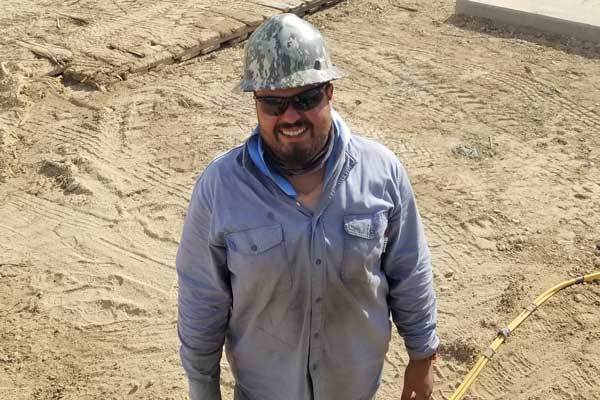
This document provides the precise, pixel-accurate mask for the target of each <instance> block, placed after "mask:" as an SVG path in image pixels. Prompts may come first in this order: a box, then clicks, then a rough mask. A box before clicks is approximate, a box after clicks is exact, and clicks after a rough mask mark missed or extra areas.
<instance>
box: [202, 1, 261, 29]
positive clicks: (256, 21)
mask: <svg viewBox="0 0 600 400" xmlns="http://www.w3.org/2000/svg"><path fill="white" fill-rule="evenodd" d="M208 10H209V11H210V12H211V13H214V14H217V15H222V16H224V17H228V18H231V19H234V20H236V21H239V22H242V23H243V24H245V25H247V26H249V27H250V28H253V29H254V28H256V27H257V26H259V25H260V24H262V23H263V21H264V20H265V17H264V16H263V15H262V14H257V13H254V12H252V11H250V10H241V9H238V8H232V7H223V6H219V5H216V6H210V7H209V8H208Z"/></svg>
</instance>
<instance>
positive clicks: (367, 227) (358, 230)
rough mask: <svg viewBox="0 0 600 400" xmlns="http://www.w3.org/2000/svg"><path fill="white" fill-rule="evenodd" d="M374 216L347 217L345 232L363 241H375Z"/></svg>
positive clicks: (345, 218) (345, 217)
mask: <svg viewBox="0 0 600 400" xmlns="http://www.w3.org/2000/svg"><path fill="white" fill-rule="evenodd" d="M373 224H374V223H373V215H371V214H366V215H365V214H361V215H345V216H344V230H345V231H346V233H347V234H349V235H352V236H357V237H360V238H363V239H373V238H374V237H375V230H374V229H373Z"/></svg>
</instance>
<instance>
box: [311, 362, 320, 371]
mask: <svg viewBox="0 0 600 400" xmlns="http://www.w3.org/2000/svg"><path fill="white" fill-rule="evenodd" d="M312 369H313V371H315V370H317V369H319V364H317V363H314V364H313V365H312Z"/></svg>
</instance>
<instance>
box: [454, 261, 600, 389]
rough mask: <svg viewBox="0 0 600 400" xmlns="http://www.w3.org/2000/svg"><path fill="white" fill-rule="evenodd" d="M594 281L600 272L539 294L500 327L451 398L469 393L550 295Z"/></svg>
mask: <svg viewBox="0 0 600 400" xmlns="http://www.w3.org/2000/svg"><path fill="white" fill-rule="evenodd" d="M594 281H600V272H594V273H592V274H588V275H584V276H580V277H579V278H574V279H570V280H568V281H565V282H563V283H560V284H558V285H556V286H554V287H553V288H552V289H549V290H547V291H545V292H544V293H542V294H541V295H539V296H538V297H537V298H536V299H535V300H534V301H533V303H531V304H530V305H529V306H527V307H525V310H524V311H523V312H522V313H521V314H520V315H519V316H518V317H517V318H515V319H514V320H513V321H512V322H511V323H510V324H508V326H507V327H506V328H503V329H500V331H499V332H498V336H496V339H494V341H493V342H492V344H491V345H490V346H489V347H488V348H487V349H486V350H485V351H484V352H483V355H482V356H481V357H479V360H478V361H477V363H476V364H475V366H474V367H473V368H472V369H471V371H469V373H468V374H467V376H466V377H465V379H464V381H463V383H461V385H460V386H459V387H458V388H457V389H456V391H455V392H454V394H452V396H450V399H449V400H460V399H462V398H463V396H464V395H465V394H466V393H467V390H468V389H469V387H470V386H471V385H472V384H473V382H475V379H476V378H477V376H478V375H479V373H480V372H481V371H482V370H483V368H484V367H485V365H486V364H487V363H488V361H489V360H490V359H491V358H492V357H493V356H494V354H496V350H498V348H499V347H500V345H502V344H503V343H504V342H505V341H506V339H507V338H508V336H509V335H510V334H511V333H512V332H513V331H514V330H515V329H517V327H518V326H519V325H521V323H522V322H523V321H525V319H526V318H527V317H529V316H530V315H531V314H532V313H533V312H534V311H535V310H536V309H537V308H538V307H539V306H541V305H542V304H544V303H545V302H546V301H547V300H548V299H549V298H550V297H552V296H554V295H555V294H556V293H558V292H560V291H561V290H563V289H564V288H566V287H569V286H572V285H575V284H578V283H584V282H585V283H591V282H594Z"/></svg>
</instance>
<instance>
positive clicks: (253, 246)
mask: <svg viewBox="0 0 600 400" xmlns="http://www.w3.org/2000/svg"><path fill="white" fill-rule="evenodd" d="M257 249H258V247H256V245H255V244H253V245H252V246H250V250H252V251H256V250H257Z"/></svg>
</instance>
